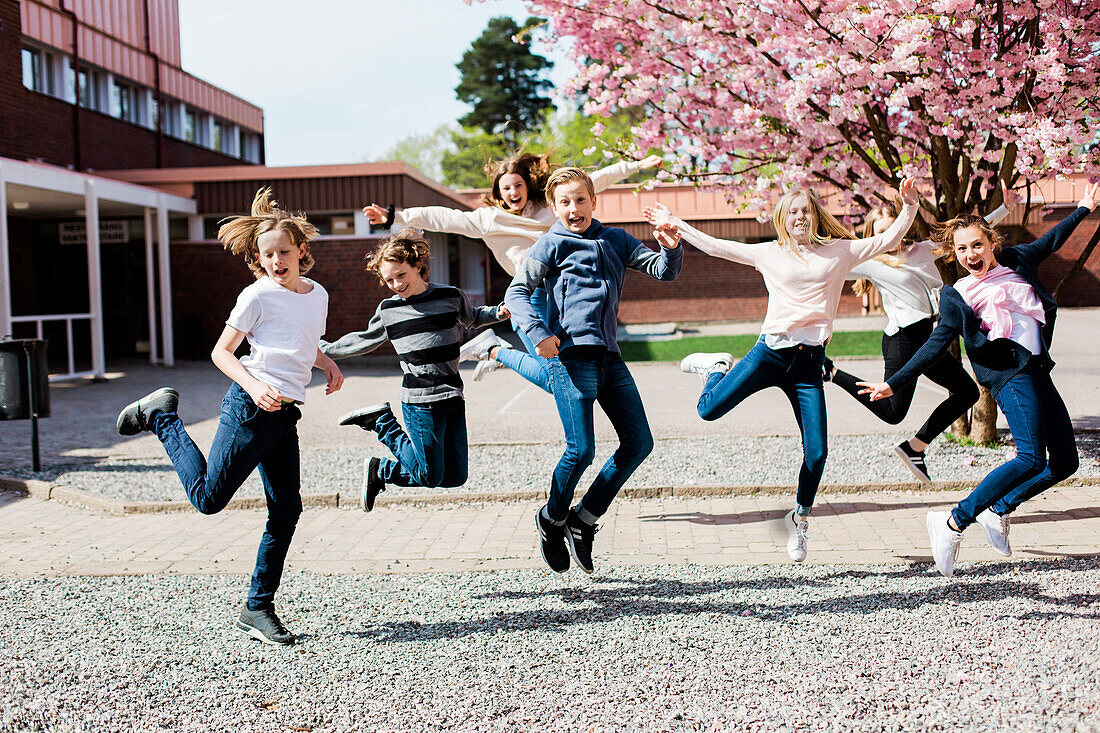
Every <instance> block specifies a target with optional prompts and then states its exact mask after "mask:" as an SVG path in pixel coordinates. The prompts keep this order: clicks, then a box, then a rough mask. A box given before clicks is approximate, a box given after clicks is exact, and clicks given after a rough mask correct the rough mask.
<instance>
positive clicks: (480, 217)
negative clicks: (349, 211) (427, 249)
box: [363, 204, 545, 239]
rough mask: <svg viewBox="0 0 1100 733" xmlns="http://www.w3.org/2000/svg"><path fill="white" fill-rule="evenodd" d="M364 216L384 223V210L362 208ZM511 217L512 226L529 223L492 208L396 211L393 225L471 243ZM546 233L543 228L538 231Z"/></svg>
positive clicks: (376, 206) (426, 208) (376, 207)
mask: <svg viewBox="0 0 1100 733" xmlns="http://www.w3.org/2000/svg"><path fill="white" fill-rule="evenodd" d="M363 213H364V214H366V215H367V220H368V221H369V222H370V223H371V224H374V225H379V224H384V223H385V222H386V214H387V210H386V209H385V208H383V207H381V206H379V205H378V204H371V205H370V206H364V207H363ZM508 217H511V218H512V219H514V220H515V221H513V222H512V223H513V224H515V223H519V224H521V225H522V224H524V223H527V222H530V220H529V219H526V218H524V217H521V216H517V215H516V214H510V213H508V212H506V211H503V210H501V209H498V208H495V207H493V206H479V207H478V208H476V209H474V210H473V211H459V210H458V209H448V208H447V207H446V206H413V207H411V208H408V209H399V210H397V211H396V212H395V213H394V217H393V222H392V223H393V224H395V225H397V226H408V227H415V228H417V229H426V230H427V231H429V232H443V233H445V234H461V235H462V236H464V237H470V238H471V239H481V238H482V237H484V236H485V235H486V234H491V233H492V232H493V229H494V226H495V225H498V224H499V223H502V222H503V221H504V220H506V219H508ZM541 228H542V229H545V227H541Z"/></svg>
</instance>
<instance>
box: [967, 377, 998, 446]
mask: <svg viewBox="0 0 1100 733" xmlns="http://www.w3.org/2000/svg"><path fill="white" fill-rule="evenodd" d="M978 393H979V396H978V401H977V402H976V403H974V407H973V408H972V409H971V415H970V439H971V440H973V441H974V442H975V443H979V444H981V445H988V444H990V443H992V442H994V441H996V440H997V402H996V400H994V399H993V395H991V394H990V393H989V390H988V389H986V388H985V387H983V386H982V385H978Z"/></svg>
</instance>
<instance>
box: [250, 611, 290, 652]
mask: <svg viewBox="0 0 1100 733" xmlns="http://www.w3.org/2000/svg"><path fill="white" fill-rule="evenodd" d="M237 628H238V629H240V630H241V631H243V632H244V633H245V634H247V635H248V636H251V637H252V638H253V639H259V640H260V641H262V642H263V643H265V644H274V645H275V646H290V645H291V644H293V643H294V642H295V636H294V634H292V633H290V632H289V631H287V628H286V627H285V626H283V622H282V621H281V620H279V617H278V616H276V615H275V609H274V607H268V608H261V609H259V610H258V611H251V610H249V608H248V606H245V607H244V608H242V609H241V615H240V618H238V619H237Z"/></svg>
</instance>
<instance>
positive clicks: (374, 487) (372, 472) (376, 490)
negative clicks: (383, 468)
mask: <svg viewBox="0 0 1100 733" xmlns="http://www.w3.org/2000/svg"><path fill="white" fill-rule="evenodd" d="M381 464H382V460H381V459H380V458H375V457H373V456H372V457H370V458H368V459H367V460H366V461H364V462H363V493H361V494H360V495H359V508H360V509H362V510H363V511H365V512H369V511H370V510H371V509H374V500H375V499H376V498H377V497H378V495H379V494H381V493H382V492H383V491H385V490H386V482H385V481H383V480H382V476H381V475H380V474H379V473H378V467H379V466H380V465H381Z"/></svg>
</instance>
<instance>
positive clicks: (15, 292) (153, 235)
mask: <svg viewBox="0 0 1100 733" xmlns="http://www.w3.org/2000/svg"><path fill="white" fill-rule="evenodd" d="M261 186H271V187H272V188H273V189H274V192H275V195H276V198H278V200H279V201H280V202H281V203H282V204H284V205H285V206H286V207H287V208H290V209H293V210H296V211H303V212H305V213H306V214H307V215H308V216H309V219H310V221H312V222H313V223H314V224H316V225H317V226H318V228H319V229H320V231H321V237H320V238H319V239H318V241H317V242H316V243H315V244H314V245H313V247H314V252H315V255H316V261H317V264H316V266H315V267H314V269H313V271H312V272H311V273H310V276H311V277H314V278H315V279H316V280H317V281H318V282H320V283H322V284H323V285H324V286H325V288H326V289H327V290H328V291H329V293H330V296H331V300H330V311H329V319H328V336H329V337H335V336H338V335H340V334H343V333H345V332H347V331H350V330H356V329H361V328H363V327H364V326H365V325H366V323H367V320H368V319H369V318H370V316H371V314H372V313H373V312H374V310H375V307H376V306H377V304H378V302H379V301H380V300H381V299H382V298H385V297H387V295H388V291H386V290H385V289H384V288H383V287H382V286H381V285H380V284H379V283H378V282H377V280H375V279H374V278H373V277H371V276H368V275H367V274H366V273H365V272H364V271H363V256H364V255H365V254H366V252H367V251H368V250H369V249H371V248H372V247H374V246H375V245H376V244H377V242H378V241H379V239H380V238H381V237H383V236H385V234H386V232H379V231H371V227H370V225H369V223H368V222H367V220H366V218H365V217H364V216H363V215H362V213H361V211H360V210H361V208H362V207H363V206H364V205H365V204H369V203H379V204H382V205H386V204H390V203H393V204H395V205H396V206H397V207H398V208H406V207H410V206H432V205H434V206H446V207H450V208H456V209H460V210H470V209H471V208H473V207H474V206H476V205H477V201H476V192H456V191H453V190H451V189H449V188H447V187H445V186H443V185H442V184H440V183H438V182H435V181H432V180H430V179H428V178H426V177H425V176H423V175H422V174H420V173H419V172H418V171H416V170H414V169H412V168H410V167H408V166H406V165H405V164H403V163H361V164H350V165H327V166H299V167H268V166H265V165H264V127H263V110H262V109H260V108H259V107H257V106H256V105H254V104H251V103H250V102H248V101H246V100H243V99H241V98H239V97H237V96H235V95H233V94H231V93H230V92H228V91H225V90H223V89H220V88H218V87H216V86H214V85H212V84H210V83H209V82H206V81H203V80H201V79H197V78H196V77H194V76H191V75H190V74H188V73H187V72H186V71H185V70H183V69H182V68H181V67H180V47H179V23H178V6H177V1H176V0H0V336H4V335H9V334H11V335H15V336H16V337H35V336H38V337H45V338H47V339H49V341H50V347H49V356H50V370H51V375H52V378H57V379H62V378H69V377H74V376H81V375H100V376H101V375H103V374H105V373H106V372H108V371H117V370H119V369H122V368H125V365H126V364H127V363H133V361H134V360H135V359H141V360H148V361H150V362H152V363H156V364H165V365H171V364H173V363H174V362H175V360H176V359H205V358H207V355H208V354H209V351H210V348H211V346H212V345H213V343H214V342H215V340H216V339H217V336H218V334H219V333H220V332H221V330H222V327H223V324H224V320H225V317H226V315H227V314H228V313H229V311H230V309H231V308H232V305H233V303H234V301H235V299H236V296H237V293H238V292H239V291H240V290H241V289H242V288H243V287H244V286H245V285H247V284H248V283H249V282H250V281H251V277H252V276H251V274H250V273H249V271H248V269H247V267H245V265H244V263H243V262H242V261H241V259H240V258H239V257H233V256H231V255H229V254H228V253H226V252H225V251H224V250H223V249H222V247H221V244H220V243H219V242H218V241H217V240H216V238H215V235H216V231H217V228H218V222H219V221H220V220H221V219H222V218H224V217H226V216H233V215H238V214H243V213H246V212H247V211H248V208H249V205H250V203H251V201H252V197H253V195H254V194H255V192H256V190H257V189H258V188H260V187H261ZM1082 192H1083V180H1074V179H1070V180H1065V181H1054V180H1051V181H1046V182H1044V183H1043V184H1042V186H1041V187H1040V192H1039V196H1040V197H1041V198H1042V200H1043V201H1045V203H1046V208H1045V209H1043V210H1042V211H1041V212H1040V211H1036V212H1033V213H1032V216H1031V217H1030V219H1029V221H1028V223H1027V225H1026V227H1023V226H1021V224H1020V219H1019V212H1018V213H1017V215H1016V219H1015V220H1014V221H1012V220H1010V221H1009V222H1007V223H1006V231H1007V233H1008V235H1009V237H1010V238H1013V239H1016V240H1020V239H1024V238H1028V237H1035V236H1038V235H1040V234H1041V233H1042V232H1043V231H1045V230H1047V229H1049V227H1050V226H1052V225H1053V224H1054V223H1056V222H1057V221H1059V220H1060V219H1061V218H1062V217H1063V216H1064V215H1065V214H1066V213H1067V212H1068V211H1069V210H1070V209H1071V208H1072V206H1073V203H1074V202H1076V201H1077V200H1078V199H1079V198H1080V196H1081V193H1082ZM658 200H659V201H661V202H663V203H665V204H667V205H669V207H670V208H672V209H673V211H675V212H676V213H677V214H678V215H680V216H681V217H682V218H683V219H684V220H686V221H688V222H689V223H691V224H693V225H694V226H696V227H698V228H699V229H701V230H703V231H706V232H708V233H710V234H713V235H715V236H718V237H723V238H729V239H737V240H740V241H748V242H753V241H762V240H764V239H768V238H770V237H771V236H772V233H771V228H770V223H767V222H763V223H762V222H760V221H759V220H758V216H759V214H760V212H756V211H751V210H740V209H739V208H737V207H734V206H731V205H730V204H728V203H727V202H726V201H725V200H724V199H723V197H722V196H721V195H720V194H716V193H708V192H704V191H700V190H697V189H694V188H691V187H689V186H660V187H658V188H657V189H655V190H653V191H641V192H636V191H635V187H633V186H629V185H622V186H615V187H613V188H611V189H609V190H608V191H606V192H604V193H602V194H601V195H600V197H599V205H598V208H597V217H598V218H600V219H601V220H602V221H604V222H605V223H608V224H614V225H616V226H621V227H623V228H625V229H627V230H628V231H630V232H631V233H632V234H634V235H635V236H637V237H638V238H640V239H643V240H649V241H651V237H652V234H651V230H650V228H649V227H648V226H647V225H645V223H644V222H643V221H642V217H641V210H642V208H643V207H644V206H646V205H647V204H649V203H651V202H653V201H658ZM838 213H843V212H838ZM1098 216H1100V215H1094V216H1093V217H1092V218H1091V219H1090V223H1088V224H1085V225H1082V226H1081V227H1079V229H1078V232H1077V233H1076V234H1075V235H1074V238H1073V239H1072V240H1071V241H1070V243H1069V244H1067V246H1066V247H1065V248H1064V249H1063V250H1062V252H1061V253H1059V254H1058V255H1057V256H1056V257H1054V258H1052V260H1051V261H1050V262H1049V264H1048V267H1049V269H1050V271H1051V272H1050V273H1049V274H1048V277H1050V278H1051V279H1050V280H1049V281H1050V282H1057V281H1058V279H1060V275H1061V273H1062V272H1064V271H1065V270H1066V269H1068V268H1069V266H1070V264H1072V262H1073V261H1074V260H1075V259H1076V257H1077V254H1078V253H1079V252H1080V251H1081V249H1082V247H1083V246H1084V244H1085V242H1086V240H1087V239H1088V237H1089V236H1090V235H1091V233H1092V231H1093V230H1094V229H1095V225H1094V224H1092V223H1091V222H1092V221H1095V220H1096V219H1097V218H1098ZM428 238H429V241H430V242H431V245H432V251H433V257H432V279H434V280H436V281H439V282H444V283H450V284H453V285H457V286H458V287H461V288H463V289H464V290H466V291H467V292H468V293H469V294H470V295H471V298H472V299H473V300H474V301H475V302H479V303H484V302H499V301H500V300H501V299H502V298H503V294H504V290H505V288H506V287H507V285H508V282H509V278H508V276H507V274H506V273H505V272H504V271H503V270H502V269H501V268H500V267H499V265H497V263H496V262H495V261H494V260H493V258H492V256H491V255H490V253H489V251H488V249H486V248H485V246H484V245H483V244H482V243H481V242H480V241H477V240H471V239H467V238H464V237H459V236H454V235H446V234H437V233H428ZM654 246H655V245H654ZM685 256H686V259H685V265H684V270H683V273H682V275H681V276H680V278H679V279H678V280H677V281H676V282H674V283H658V282H656V281H652V280H650V279H648V278H645V277H643V276H641V275H637V274H631V275H630V276H628V279H627V284H626V288H625V291H624V295H623V305H622V310H621V313H620V315H621V318H622V320H623V321H624V322H625V323H657V322H666V321H676V322H702V321H729V320H760V319H761V318H762V317H763V314H764V311H765V308H766V297H767V294H766V292H765V290H764V286H763V281H762V280H761V278H760V276H759V274H757V273H756V272H755V271H754V270H752V269H751V268H748V267H744V266H741V265H736V264H733V263H730V262H727V261H724V260H718V259H715V258H711V257H707V256H706V255H703V254H702V253H700V252H698V251H696V250H694V249H693V248H691V247H690V246H688V247H687V250H686V255H685ZM1098 275H1100V261H1098V262H1096V263H1093V264H1092V266H1090V267H1088V268H1086V270H1085V271H1084V272H1082V273H1081V274H1080V275H1079V276H1078V277H1077V279H1076V280H1075V281H1074V285H1073V287H1071V288H1070V290H1069V291H1068V292H1067V293H1066V294H1065V295H1064V296H1063V298H1062V302H1063V303H1064V304H1066V305H1100V281H1098V279H1097V276H1098ZM859 307H860V304H859V301H858V300H857V299H856V298H855V297H854V296H852V295H848V296H846V297H845V298H844V299H843V301H842V303H841V312H843V313H857V312H859ZM380 353H382V354H385V353H387V352H386V351H384V350H382V351H380Z"/></svg>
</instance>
